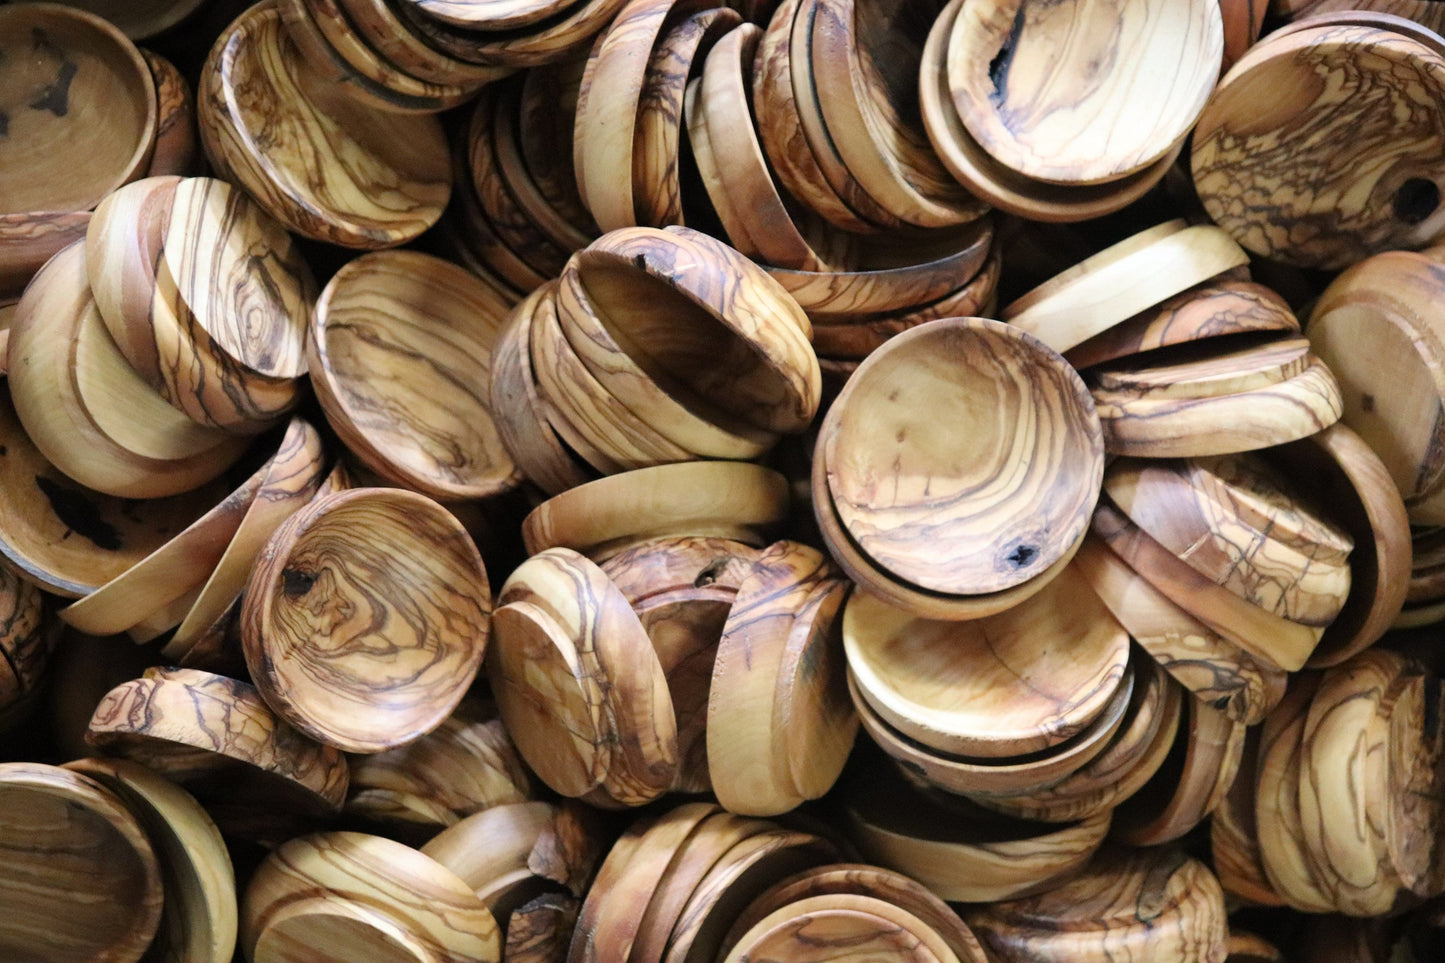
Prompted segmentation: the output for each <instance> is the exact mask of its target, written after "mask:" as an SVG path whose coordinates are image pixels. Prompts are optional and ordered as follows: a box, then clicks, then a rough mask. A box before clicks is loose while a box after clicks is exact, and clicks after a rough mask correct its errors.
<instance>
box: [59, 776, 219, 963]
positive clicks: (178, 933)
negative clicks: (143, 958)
mask: <svg viewBox="0 0 1445 963" xmlns="http://www.w3.org/2000/svg"><path fill="white" fill-rule="evenodd" d="M65 768H66V769H68V770H70V771H71V772H76V773H80V774H81V775H83V776H87V777H89V778H90V779H93V780H94V781H95V782H97V783H99V784H100V785H102V786H104V787H106V788H107V789H109V790H110V791H111V792H112V793H114V794H115V795H116V797H117V798H118V799H120V800H121V802H123V803H124V804H125V806H126V808H128V809H129V810H130V811H131V812H132V813H133V814H134V815H135V817H136V819H137V820H138V821H139V822H140V824H141V826H142V827H144V829H145V831H146V833H147V835H148V836H149V837H150V840H151V842H152V845H153V846H154V847H155V848H156V850H157V854H158V856H159V857H160V860H161V881H162V883H163V889H164V892H165V907H164V910H163V912H162V914H161V922H160V929H159V931H158V932H157V934H156V943H155V946H156V947H157V948H162V949H163V951H164V952H169V953H171V954H175V955H176V956H178V957H180V958H181V959H186V960H194V961H196V963H231V959H232V957H233V956H234V954H235V952H236V877H235V870H234V869H233V867H232V866H231V857H230V854H229V853H228V852H227V851H226V841H225V840H224V839H222V838H221V832H220V830H218V829H217V828H216V824H215V823H213V822H211V817H210V816H207V815H206V811H205V810H204V809H202V808H201V804H200V803H198V802H196V800H195V798H194V797H193V796H191V794H190V793H188V792H186V791H185V790H184V789H182V788H180V787H179V786H177V785H176V784H175V783H173V782H171V781H170V780H169V779H166V778H165V777H164V776H161V775H158V774H157V773H155V772H152V771H151V770H149V769H147V768H146V767H145V766H142V765H139V764H137V763H133V762H128V761H126V760H124V759H77V760H76V761H74V762H71V763H67V764H66V766H65Z"/></svg>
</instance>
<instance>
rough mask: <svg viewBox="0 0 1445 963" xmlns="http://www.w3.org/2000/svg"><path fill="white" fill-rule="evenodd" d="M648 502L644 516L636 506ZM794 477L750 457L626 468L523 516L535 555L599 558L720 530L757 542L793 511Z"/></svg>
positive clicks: (525, 535) (723, 534) (525, 538)
mask: <svg viewBox="0 0 1445 963" xmlns="http://www.w3.org/2000/svg"><path fill="white" fill-rule="evenodd" d="M639 504H645V505H647V506H649V507H648V512H647V516H646V517H645V518H639V517H638V516H637V514H636V512H635V511H634V510H633V508H632V507H631V506H634V505H639ZM787 506H788V484H787V479H785V478H784V477H783V476H782V475H780V474H778V473H777V472H775V471H772V470H771V469H767V468H763V467H761V466H759V465H753V464H749V463H746V462H687V463H682V464H677V465H659V466H656V467H654V468H642V469H638V470H637V471H631V472H624V473H623V474H620V475H613V476H611V477H608V478H602V479H598V480H597V481H595V482H589V483H588V484H586V485H582V486H580V487H578V488H574V489H572V490H570V491H567V492H563V493H562V494H560V495H556V496H554V497H552V498H550V499H548V500H547V501H545V502H543V503H542V504H541V505H538V506H537V507H536V508H534V509H533V510H532V512H531V514H529V515H528V516H527V517H526V518H524V519H523V520H522V540H523V542H524V543H525V544H526V547H527V551H529V552H532V553H536V552H540V551H542V550H544V549H548V548H552V547H554V546H559V545H560V546H565V547H567V548H571V549H575V550H576V551H579V552H586V553H587V554H589V555H591V556H593V557H594V558H602V557H605V556H610V555H615V554H616V553H617V552H618V551H621V550H622V549H623V548H625V547H627V546H628V545H630V544H635V543H637V542H641V541H645V540H647V539H650V538H658V537H661V536H663V535H716V536H720V537H723V538H734V539H737V540H738V541H742V542H746V543H748V544H752V545H761V544H763V541H764V540H763V537H762V535H761V534H760V533H761V532H764V531H767V530H769V529H771V528H773V527H775V526H777V525H779V524H780V523H781V522H782V521H783V520H784V518H785V517H786V515H787Z"/></svg>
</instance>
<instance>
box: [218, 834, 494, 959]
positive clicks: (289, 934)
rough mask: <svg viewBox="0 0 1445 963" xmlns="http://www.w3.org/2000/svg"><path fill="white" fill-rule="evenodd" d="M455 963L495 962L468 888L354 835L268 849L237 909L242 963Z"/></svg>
mask: <svg viewBox="0 0 1445 963" xmlns="http://www.w3.org/2000/svg"><path fill="white" fill-rule="evenodd" d="M318 945H324V946H325V947H326V948H327V949H326V952H327V954H328V955H332V956H333V958H338V959H362V958H366V959H378V958H384V959H389V960H398V961H402V960H405V961H408V963H411V961H415V963H424V961H436V963H462V961H464V960H469V959H477V958H482V959H496V958H498V954H499V953H500V951H501V935H500V932H499V930H498V928H497V921H496V919H495V918H494V917H493V916H492V913H491V911H490V910H488V909H487V907H486V905H485V904H484V903H483V902H482V901H481V900H480V899H478V898H477V896H476V894H475V893H474V892H473V891H472V888H471V887H469V886H468V885H467V884H466V883H464V882H463V881H462V880H461V879H459V878H458V877H457V875H456V874H455V873H453V872H451V871H450V870H448V869H447V868H446V867H444V866H442V865H441V864H440V863H438V862H437V861H436V860H434V859H431V858H430V857H428V856H425V855H423V854H421V853H419V852H417V851H416V850H414V849H412V848H411V847H410V846H404V845H402V844H401V843H398V842H393V841H392V840H390V839H383V838H382V837H380V836H368V835H365V834H363V833H350V832H329V833H317V834H314V835H310V836H302V837H300V838H298V839H293V840H291V841H290V842H288V843H286V844H285V845H284V846H282V847H280V848H279V849H277V850H276V851H275V852H274V853H272V854H271V855H270V856H269V857H267V859H265V860H264V861H263V862H262V863H261V866H260V867H259V868H258V869H257V871H256V874H255V875H254V876H253V877H252V878H251V883H250V885H249V886H247V887H246V893H245V896H244V898H243V900H242V903H241V949H242V950H243V951H244V952H245V953H246V956H247V958H248V959H257V960H261V959H278V960H282V959H285V960H292V959H300V958H303V957H304V956H306V955H313V954H315V952H316V949H317V946H318Z"/></svg>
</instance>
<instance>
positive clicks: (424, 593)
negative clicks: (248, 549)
mask: <svg viewBox="0 0 1445 963" xmlns="http://www.w3.org/2000/svg"><path fill="white" fill-rule="evenodd" d="M490 609H491V591H490V589H489V588H488V584H487V574H486V569H485V568H484V567H483V565H482V559H481V556H480V555H479V554H478V553H477V549H476V546H475V545H474V544H473V543H472V540H471V537H470V536H469V535H468V534H467V533H466V530H465V529H464V528H462V526H461V523H460V522H458V521H457V520H456V518H455V517H453V516H452V514H451V513H450V512H448V511H447V510H446V509H445V508H443V507H441V506H440V505H438V504H437V503H436V502H433V501H432V500H431V499H429V498H427V497H426V496H424V495H420V494H416V493H414V492H407V491H401V490H398V489H387V488H353V489H349V490H346V491H341V492H335V493H332V494H330V495H326V496H324V497H322V498H320V499H318V500H316V501H313V502H311V503H310V504H308V505H307V506H305V507H304V508H302V509H301V510H300V511H298V512H297V513H296V514H295V515H292V516H291V518H290V519H288V520H287V521H286V522H285V523H284V524H283V525H282V526H281V527H280V528H279V529H277V530H276V533H275V534H274V535H272V536H271V539H270V541H268V542H267V544H266V548H265V549H264V550H263V551H262V553H261V555H260V557H259V558H258V559H257V561H256V567H255V569H254V570H253V571H252V573H251V579H250V582H249V583H248V585H247V588H246V601H245V603H244V606H243V608H242V611H241V638H242V642H243V644H244V646H245V653H246V665H247V666H248V667H249V668H250V670H251V676H252V678H253V679H254V680H255V681H256V684H257V687H258V688H259V689H260V690H261V692H262V693H263V694H264V695H265V697H266V699H267V701H268V702H269V703H270V704H271V705H273V706H275V707H276V708H277V710H278V711H279V712H280V713H281V714H282V715H284V716H285V717H286V718H287V719H288V720H290V721H291V722H292V724H294V725H295V726H296V727H297V728H298V729H300V730H301V731H302V732H305V733H307V734H309V735H311V736H313V737H314V738H316V739H318V740H320V741H322V742H326V743H328V744H331V745H335V746H339V747H341V748H343V749H345V750H346V751H348V752H377V751H380V750H383V749H390V748H392V747H394V746H398V745H402V744H405V743H407V742H411V741H413V740H415V739H417V738H419V737H421V736H422V735H423V734H425V733H426V732H428V731H430V730H432V729H434V728H436V727H437V726H438V725H439V724H440V723H441V722H442V720H443V719H445V718H446V717H447V716H448V715H450V714H451V712H452V710H453V709H455V708H456V706H457V703H458V702H460V701H461V698H462V696H463V695H465V693H466V690H467V687H468V686H470V685H471V683H472V679H473V678H474V677H475V676H476V674H477V670H478V669H479V668H480V666H481V662H482V654H483V652H484V651H485V648H486V644H487V616H488V614H489V612H490ZM338 616H339V618H338Z"/></svg>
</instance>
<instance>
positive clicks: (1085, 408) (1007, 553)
mask: <svg viewBox="0 0 1445 963" xmlns="http://www.w3.org/2000/svg"><path fill="white" fill-rule="evenodd" d="M965 373H966V376H965ZM1085 394H1086V391H1085V389H1084V387H1083V383H1082V382H1081V381H1080V380H1079V377H1078V375H1077V374H1075V373H1074V371H1073V369H1072V368H1069V367H1068V366H1067V365H1066V364H1065V363H1064V361H1063V359H1061V358H1058V357H1057V356H1056V355H1054V354H1053V353H1052V352H1051V351H1049V349H1048V348H1046V347H1045V346H1044V345H1042V344H1041V343H1039V342H1038V341H1036V340H1035V339H1033V338H1031V337H1029V336H1028V335H1025V334H1023V333H1021V332H1019V331H1018V330H1016V329H1014V328H1011V327H1009V326H1008V325H1004V324H1001V323H999V322H997V321H990V320H986V319H981V318H958V319H952V320H943V321H938V322H935V323H932V324H928V325H925V326H923V327H919V328H915V329H913V330H912V331H909V332H907V333H905V334H902V335H899V336H898V337H896V338H894V339H892V340H891V341H889V342H888V343H887V344H886V345H885V346H884V347H883V348H881V349H880V350H878V351H875V352H874V353H873V354H872V355H870V356H869V358H868V359H867V360H866V361H865V362H864V363H863V364H862V365H861V366H860V367H859V369H858V371H857V372H856V373H855V374H854V376H853V377H852V378H851V379H849V381H848V383H847V385H846V386H845V387H844V388H843V391H842V392H841V393H840V394H839V396H838V399H837V401H835V402H834V405H833V407H832V408H831V409H830V410H829V413H828V416H827V418H826V419H825V421H824V424H823V427H822V429H821V430H820V433H819V451H820V452H821V453H822V458H823V461H824V463H825V469H826V472H827V480H828V489H829V492H830V493H831V495H832V498H833V505H834V508H835V509H836V511H837V513H838V517H839V519H840V520H841V521H842V523H843V526H844V527H845V528H846V529H847V532H848V534H849V537H851V538H852V539H853V540H854V541H855V542H857V543H858V545H859V547H860V548H861V549H862V550H863V552H864V553H866V555H867V556H868V558H870V559H871V560H873V561H874V562H875V563H876V564H878V565H879V566H880V567H882V568H883V569H884V570H886V571H887V572H889V573H890V574H891V575H893V576H894V577H895V578H897V579H899V580H901V581H904V582H907V583H910V584H912V585H916V586H919V587H921V588H924V589H927V590H930V591H933V592H938V593H944V594H950V595H959V596H966V595H983V594H987V593H991V592H999V591H1003V590H1006V589H1010V588H1013V587H1015V586H1018V585H1021V584H1023V583H1024V582H1027V581H1029V580H1030V579H1032V578H1034V577H1035V576H1037V575H1039V574H1040V573H1042V572H1044V571H1045V570H1047V569H1049V567H1050V566H1052V565H1053V564H1054V563H1055V562H1057V561H1058V560H1059V558H1060V557H1061V556H1062V555H1063V554H1064V553H1065V552H1067V551H1069V550H1070V549H1072V548H1073V546H1074V545H1075V543H1076V542H1078V541H1079V540H1080V539H1081V538H1082V537H1083V533H1084V531H1085V529H1086V527H1087V524H1088V522H1087V518H1088V515H1089V513H1090V512H1091V511H1092V509H1093V506H1094V502H1095V501H1096V499H1097V497H1098V486H1099V479H1100V477H1101V476H1102V473H1103V442H1102V438H1101V436H1100V435H1099V433H1098V428H1097V424H1096V421H1095V415H1094V412H1093V406H1092V404H1091V403H1090V402H1089V401H1088V400H1087V399H1086V398H1085V397H1084V396H1085ZM1025 411H1027V412H1028V414H1027V417H1025V415H1024V412H1025ZM925 413H926V415H925ZM1025 423H1026V424H1027V427H1025ZM944 426H947V427H946V428H945V427H944ZM963 438H966V439H967V443H966V444H964V445H960V439H963ZM1002 475H1008V477H1009V481H1008V483H1006V484H1000V483H999V482H998V479H999V478H1000V476H1002ZM925 519H926V521H925ZM925 528H926V529H927V532H926V534H925V533H924V529H925ZM925 545H926V546H927V547H926V548H925V547H924V546H925Z"/></svg>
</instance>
